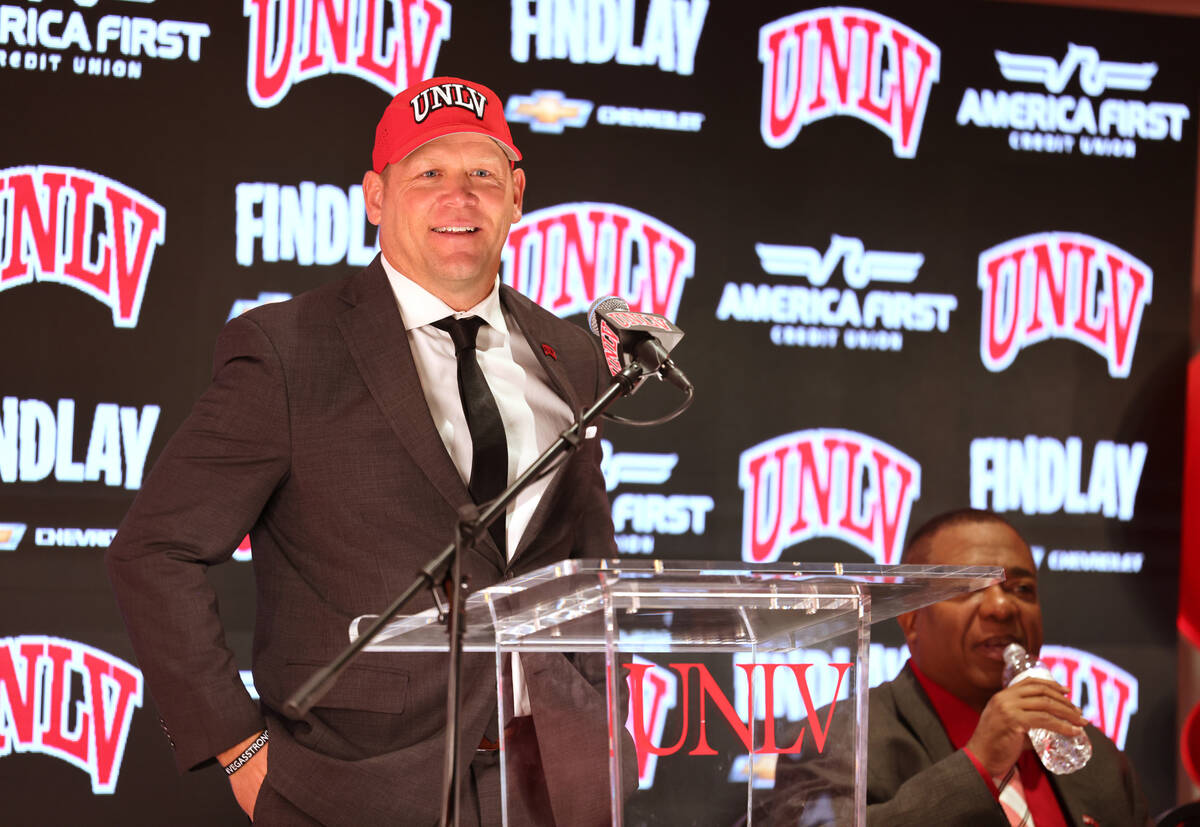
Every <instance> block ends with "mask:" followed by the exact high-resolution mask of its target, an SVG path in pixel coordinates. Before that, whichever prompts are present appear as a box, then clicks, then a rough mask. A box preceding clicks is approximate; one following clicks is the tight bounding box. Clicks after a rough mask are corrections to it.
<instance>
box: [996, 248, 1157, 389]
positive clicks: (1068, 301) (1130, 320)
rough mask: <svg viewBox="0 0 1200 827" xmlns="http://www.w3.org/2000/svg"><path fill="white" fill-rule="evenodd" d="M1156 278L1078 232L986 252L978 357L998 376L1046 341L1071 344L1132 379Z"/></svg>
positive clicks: (1135, 261)
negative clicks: (1091, 352) (1024, 350)
mask: <svg viewBox="0 0 1200 827" xmlns="http://www.w3.org/2000/svg"><path fill="white" fill-rule="evenodd" d="M1153 285H1154V273H1153V272H1152V271H1151V270H1150V268H1149V267H1147V266H1146V264H1145V263H1143V262H1141V261H1139V260H1138V259H1136V258H1134V257H1133V256H1131V255H1130V254H1129V253H1127V252H1125V251H1124V250H1122V249H1121V248H1119V247H1116V246H1114V245H1112V244H1109V243H1108V242H1107V241H1101V240H1100V239H1098V238H1093V237H1091V236H1088V235H1082V234H1080V233H1053V232H1052V233H1035V234H1034V235H1027V236H1023V237H1021V238H1014V239H1012V240H1011V241H1006V242H1004V243H1003V244H998V245H996V246H995V247H992V248H991V249H989V250H984V251H983V253H981V254H980V256H979V289H980V290H982V291H983V318H982V319H981V324H980V331H979V332H980V337H979V355H980V358H982V359H983V364H984V365H986V366H987V369H988V370H990V371H994V372H999V371H1002V370H1004V369H1005V368H1007V367H1008V366H1009V365H1011V364H1012V362H1013V359H1015V358H1016V356H1017V353H1018V352H1019V351H1020V350H1021V349H1022V348H1026V347H1028V346H1029V345H1033V344H1037V343H1038V342H1043V341H1045V340H1047V339H1071V340H1073V341H1076V342H1079V343H1080V344H1081V345H1085V346H1087V347H1089V348H1091V349H1092V350H1094V351H1096V353H1099V354H1100V355H1101V356H1104V357H1105V358H1106V359H1107V360H1108V372H1109V374H1110V375H1111V376H1114V377H1116V378H1119V379H1123V378H1125V377H1127V376H1128V375H1129V367H1130V363H1131V362H1132V361H1133V351H1134V348H1135V347H1136V346H1137V337H1138V330H1139V329H1140V328H1141V324H1142V313H1143V311H1144V310H1145V308H1146V305H1147V304H1149V303H1150V298H1151V293H1152V291H1153Z"/></svg>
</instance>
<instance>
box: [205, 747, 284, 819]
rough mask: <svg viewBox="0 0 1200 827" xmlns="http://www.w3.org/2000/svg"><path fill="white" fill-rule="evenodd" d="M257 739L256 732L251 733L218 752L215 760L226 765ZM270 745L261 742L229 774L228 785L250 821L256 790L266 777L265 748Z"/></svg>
mask: <svg viewBox="0 0 1200 827" xmlns="http://www.w3.org/2000/svg"><path fill="white" fill-rule="evenodd" d="M257 739H258V733H255V734H254V735H251V736H250V737H249V738H247V739H246V740H245V741H242V742H241V743H240V744H238V745H237V746H235V747H231V748H230V749H227V750H225V751H224V752H222V753H220V754H219V755H218V756H217V760H218V761H220V762H221V766H223V767H224V766H227V765H228V764H229V763H230V762H232V761H234V760H235V759H236V758H237V757H238V756H239V755H241V754H242V753H243V752H245V751H246V748H247V747H248V746H250V745H251V744H253V743H254V742H255V741H256V740H257ZM270 747H271V745H270V743H266V744H263V745H262V748H261V749H259V751H258V752H256V753H254V755H252V756H250V760H249V761H247V762H246V763H245V764H242V767H241V769H239V770H238V771H237V772H235V773H234V774H233V775H231V776H229V786H230V787H232V788H233V797H234V798H236V799H237V803H238V806H239V807H241V808H242V811H243V812H245V813H246V815H247V816H249V818H250V820H251V821H253V820H254V802H255V801H257V800H258V791H259V789H260V788H261V787H262V784H263V779H264V778H266V777H267V750H268V749H270Z"/></svg>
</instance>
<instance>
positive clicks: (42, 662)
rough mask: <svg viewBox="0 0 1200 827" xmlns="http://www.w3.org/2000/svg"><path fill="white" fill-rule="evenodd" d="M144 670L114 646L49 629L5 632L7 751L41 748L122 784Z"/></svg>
mask: <svg viewBox="0 0 1200 827" xmlns="http://www.w3.org/2000/svg"><path fill="white" fill-rule="evenodd" d="M141 705H142V673H141V672H140V671H139V670H137V669H136V668H134V667H133V666H130V665H129V664H128V663H126V662H125V661H123V660H120V659H119V658H115V657H113V656H112V655H110V654H109V653H108V652H105V651H103V650H101V649H95V648H93V647H91V646H88V645H87V644H84V643H77V642H76V641H73V640H64V639H62V638H56V637H44V636H42V635H23V636H21V637H9V638H0V757H3V756H5V755H10V754H11V753H13V752H40V753H42V754H43V755H52V756H54V757H55V758H61V759H62V760H64V761H66V762H67V763H69V764H73V765H75V766H76V767H78V768H79V769H81V770H84V771H85V772H87V773H88V775H90V776H91V778H92V792H93V793H96V794H97V795H99V794H105V793H112V792H114V791H115V790H116V788H117V776H118V775H119V774H120V772H121V759H122V757H123V756H124V754H125V739H126V738H127V737H128V735H129V723H130V721H132V720H133V710H134V709H135V708H136V707H140V706H141Z"/></svg>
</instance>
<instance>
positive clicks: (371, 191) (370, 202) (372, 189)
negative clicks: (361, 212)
mask: <svg viewBox="0 0 1200 827" xmlns="http://www.w3.org/2000/svg"><path fill="white" fill-rule="evenodd" d="M362 189H363V202H364V203H365V204H366V207H367V220H368V221H370V222H371V223H372V224H374V225H375V226H379V221H380V219H381V218H383V176H382V175H380V174H379V173H378V172H375V170H372V169H369V170H367V171H366V173H365V174H364V175H363V182H362Z"/></svg>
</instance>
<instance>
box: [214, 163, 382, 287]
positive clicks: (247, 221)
mask: <svg viewBox="0 0 1200 827" xmlns="http://www.w3.org/2000/svg"><path fill="white" fill-rule="evenodd" d="M235 193H236V201H237V207H236V212H237V247H236V251H237V263H238V264H240V265H242V266H243V267H249V266H250V265H252V264H254V260H255V253H256V252H257V253H258V254H259V255H260V256H261V260H262V261H269V262H276V261H294V262H296V264H299V265H301V266H303V267H311V266H313V265H314V264H315V265H322V266H323V265H328V264H341V263H343V262H345V263H347V264H350V265H352V266H355V267H366V266H367V265H368V264H370V263H371V259H373V258H374V257H375V252H376V245H377V241H376V238H377V236H378V233H377V232H376V231H375V228H374V227H372V226H371V224H370V222H369V221H367V207H366V203H365V202H364V201H363V191H362V184H352V185H351V186H349V187H340V186H336V185H334V184H318V183H316V182H315V181H301V182H300V183H299V185H288V184H273V183H267V182H265V181H253V182H251V181H247V182H244V183H241V184H238V185H237V188H236V190H235Z"/></svg>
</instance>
